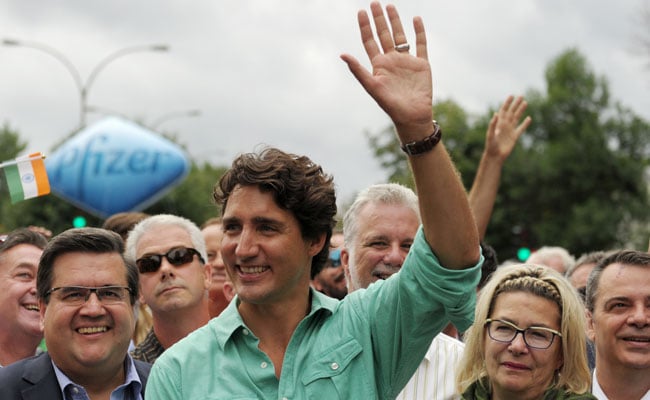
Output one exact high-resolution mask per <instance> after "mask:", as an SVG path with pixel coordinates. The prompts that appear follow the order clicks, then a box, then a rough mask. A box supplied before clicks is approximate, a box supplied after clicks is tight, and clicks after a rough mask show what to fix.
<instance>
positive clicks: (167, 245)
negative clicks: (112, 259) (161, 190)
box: [126, 214, 210, 363]
mask: <svg viewBox="0 0 650 400" xmlns="http://www.w3.org/2000/svg"><path fill="white" fill-rule="evenodd" d="M126 254H127V255H128V256H129V257H132V258H133V259H135V260H136V265H137V267H138V270H139V271H140V288H141V291H142V293H141V296H140V301H141V302H143V303H145V304H147V305H148V306H149V309H151V314H152V316H153V327H152V328H151V330H150V331H149V333H148V334H147V337H146V338H145V339H144V340H143V341H142V342H141V343H140V344H138V345H137V346H136V348H135V349H134V350H133V352H132V355H133V358H135V359H136V360H142V361H146V362H150V363H153V362H154V361H156V359H158V357H159V356H160V355H161V354H162V353H163V352H164V351H165V349H167V348H169V347H170V346H171V345H173V344H174V343H176V342H178V341H179V340H180V339H182V338H184V337H185V336H187V335H188V334H189V333H190V332H192V331H194V330H195V329H197V328H199V327H201V326H203V325H205V324H206V323H207V322H208V321H209V320H210V314H209V308H208V301H209V300H208V296H207V290H208V288H209V287H210V267H209V266H208V265H207V264H206V263H205V260H206V251H205V241H204V239H203V235H202V233H201V231H200V230H199V228H198V227H197V226H196V225H195V224H194V223H193V222H192V221H190V220H188V219H186V218H182V217H179V216H176V215H169V214H160V215H154V216H151V217H148V218H146V219H144V220H142V221H140V222H139V223H138V224H137V225H136V226H135V227H133V229H132V230H131V232H130V233H129V236H128V238H127V241H126Z"/></svg>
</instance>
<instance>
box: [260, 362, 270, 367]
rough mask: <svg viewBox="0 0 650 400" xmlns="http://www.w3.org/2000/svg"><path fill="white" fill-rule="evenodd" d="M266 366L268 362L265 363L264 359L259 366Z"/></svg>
mask: <svg viewBox="0 0 650 400" xmlns="http://www.w3.org/2000/svg"><path fill="white" fill-rule="evenodd" d="M268 366H269V364H267V363H266V361H262V363H261V364H260V367H262V368H266V367H268Z"/></svg>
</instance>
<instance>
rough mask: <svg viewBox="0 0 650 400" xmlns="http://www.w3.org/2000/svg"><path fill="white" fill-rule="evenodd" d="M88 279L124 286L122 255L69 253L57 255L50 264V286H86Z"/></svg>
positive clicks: (124, 267)
mask: <svg viewBox="0 0 650 400" xmlns="http://www.w3.org/2000/svg"><path fill="white" fill-rule="evenodd" d="M89 279H90V280H94V281H106V282H105V283H104V284H125V283H126V264H125V263H124V259H123V258H122V255H121V254H119V253H115V252H110V253H90V252H69V253H64V254H61V255H59V256H58V257H57V258H56V259H55V260H54V262H53V264H52V286H74V285H78V286H87V285H89V281H88V280H89ZM98 286H102V284H98Z"/></svg>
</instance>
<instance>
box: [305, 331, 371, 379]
mask: <svg viewBox="0 0 650 400" xmlns="http://www.w3.org/2000/svg"><path fill="white" fill-rule="evenodd" d="M362 350H363V347H361V344H360V343H359V342H358V341H357V340H356V339H355V338H352V337H350V338H347V339H343V342H339V343H336V344H334V345H333V346H331V347H329V348H327V349H326V350H324V351H323V352H322V353H321V354H319V355H318V357H317V360H316V361H315V362H314V363H313V364H311V365H309V366H307V368H305V373H304V374H303V378H302V383H303V384H304V385H308V384H309V383H311V382H313V381H315V380H317V379H323V378H332V377H334V376H337V375H340V374H341V373H343V371H345V370H346V369H347V367H348V366H349V365H350V363H351V362H352V360H354V358H355V357H356V356H357V355H359V353H361V351H362Z"/></svg>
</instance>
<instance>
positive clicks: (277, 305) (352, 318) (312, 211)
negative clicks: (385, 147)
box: [147, 3, 480, 400]
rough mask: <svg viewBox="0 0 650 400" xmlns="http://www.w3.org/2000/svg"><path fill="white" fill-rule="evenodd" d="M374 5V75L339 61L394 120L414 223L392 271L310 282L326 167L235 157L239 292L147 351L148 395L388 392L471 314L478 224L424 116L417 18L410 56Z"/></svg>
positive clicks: (230, 248)
mask: <svg viewBox="0 0 650 400" xmlns="http://www.w3.org/2000/svg"><path fill="white" fill-rule="evenodd" d="M371 9H372V14H373V18H374V21H375V28H376V31H377V32H378V38H380V39H379V43H378V42H377V41H376V40H375V39H374V37H373V34H372V29H371V26H370V19H369V17H368V15H367V14H366V13H365V12H360V13H359V26H360V29H361V33H362V40H363V43H364V45H365V48H366V52H367V54H368V56H369V58H370V60H371V62H372V65H373V69H374V71H373V73H370V72H369V71H367V70H366V69H365V68H364V67H362V66H361V64H360V63H359V62H358V61H357V60H356V59H355V58H353V57H352V56H349V55H343V56H342V59H343V60H344V61H345V62H346V63H347V64H348V67H349V68H350V70H351V71H352V73H353V75H354V76H355V77H356V78H357V79H358V80H359V82H360V83H361V84H362V86H363V87H364V88H365V89H366V91H367V92H368V93H369V94H370V95H371V96H372V97H373V98H374V99H375V101H377V103H378V104H379V106H380V107H382V109H384V110H385V111H386V112H387V113H388V115H389V116H390V117H391V119H392V120H393V122H394V124H395V127H396V132H397V135H398V138H399V140H400V141H401V142H402V143H404V144H405V146H404V149H405V152H406V153H407V154H408V156H409V162H410V165H411V169H412V171H413V174H414V177H415V182H416V187H417V193H418V197H419V204H420V213H421V217H422V226H421V227H420V229H419V231H418V233H417V235H416V238H415V241H414V243H413V245H412V247H411V250H410V252H409V256H408V258H407V259H406V260H405V262H404V265H403V266H402V269H401V271H400V272H399V273H398V274H395V275H394V276H393V277H391V278H390V279H387V280H386V281H382V282H377V283H376V284H374V285H371V286H370V287H369V288H368V289H367V290H358V291H355V292H354V293H352V294H351V295H349V296H347V297H346V298H345V299H344V300H343V301H341V302H338V301H337V300H334V299H330V298H328V297H326V296H324V295H321V294H319V293H317V292H316V291H314V290H312V289H310V286H309V280H310V270H311V269H312V268H318V267H320V266H322V264H323V263H324V262H325V260H326V259H327V256H328V250H329V249H328V246H327V243H328V242H329V238H330V237H331V233H332V228H333V226H334V217H335V215H336V197H335V193H334V186H333V182H332V178H331V177H330V176H328V175H326V174H324V173H323V171H322V169H321V168H320V167H319V166H318V165H316V164H315V163H313V162H312V161H311V160H310V159H309V158H307V157H304V156H297V155H293V154H288V153H285V152H283V151H281V150H278V149H273V148H267V149H264V150H263V151H261V152H259V153H250V154H243V155H241V156H239V157H238V158H237V159H236V160H235V161H234V162H233V165H232V167H231V169H230V170H228V171H227V172H226V174H225V175H224V176H223V177H222V178H221V180H220V181H219V184H218V187H217V188H216V189H215V193H214V197H215V200H216V201H217V202H218V203H219V204H221V206H222V213H223V229H224V239H223V242H222V247H221V251H222V257H223V260H224V263H225V265H226V269H227V272H228V275H229V276H230V278H231V280H232V282H233V285H234V288H235V291H236V293H237V297H236V298H235V300H234V301H233V302H232V303H231V304H230V305H229V307H228V308H227V309H226V310H224V312H223V313H222V314H221V315H220V316H219V317H218V318H215V319H213V320H212V321H210V322H209V323H208V325H206V326H204V327H202V328H199V329H198V330H196V331H195V332H193V333H192V334H190V335H189V336H187V337H186V338H185V339H183V340H181V341H180V342H178V343H177V344H176V345H174V346H173V347H171V348H170V349H168V350H167V351H166V352H165V353H164V354H163V355H162V357H160V358H159V359H158V360H157V361H156V364H155V365H154V367H153V369H152V372H151V375H150V378H149V384H148V386H147V399H155V400H164V399H283V398H286V399H312V398H313V399H316V398H318V399H356V398H359V399H362V398H363V399H367V398H379V399H391V398H395V396H396V395H397V394H398V393H399V391H400V390H401V389H402V387H403V386H404V385H405V384H406V383H407V382H408V380H409V379H410V377H411V375H412V374H413V372H414V371H415V369H416V368H417V366H418V365H419V363H420V361H421V360H422V358H423V356H424V354H425V353H426V351H427V349H428V347H429V344H430V343H431V340H432V339H433V337H434V336H435V335H436V334H437V333H438V332H440V330H441V329H442V328H443V327H444V326H445V325H446V324H447V321H451V322H453V323H454V324H455V325H456V326H458V327H459V329H463V330H464V329H465V328H467V327H468V326H469V325H470V324H471V322H472V316H473V312H474V301H475V287H476V283H477V281H478V277H479V273H480V253H479V245H478V244H479V243H478V233H477V230H476V226H475V224H474V220H473V218H472V214H471V211H470V209H469V204H468V201H467V196H466V193H465V190H464V188H463V186H462V183H461V182H460V179H459V177H458V175H457V173H456V171H455V169H454V166H453V164H452V163H451V161H450V159H449V156H448V154H447V152H446V150H445V148H444V145H443V144H442V143H438V141H439V139H440V134H441V131H440V127H439V126H438V125H437V124H435V122H433V121H432V115H431V110H432V83H431V70H430V66H429V62H428V61H427V52H426V37H425V33H424V26H423V24H422V21H421V19H420V18H415V19H414V22H413V25H414V28H415V32H416V38H417V40H416V47H417V51H416V55H415V56H413V55H410V54H409V53H408V49H407V46H404V44H405V42H406V38H405V35H404V31H403V28H402V25H401V22H400V20H399V17H398V15H397V11H396V10H395V8H394V7H392V6H388V7H387V8H386V12H387V14H388V20H390V28H391V29H389V27H388V24H389V23H388V21H387V19H386V17H385V16H384V12H383V10H382V8H381V6H380V5H379V3H372V4H371ZM391 30H392V33H391Z"/></svg>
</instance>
